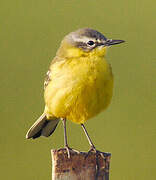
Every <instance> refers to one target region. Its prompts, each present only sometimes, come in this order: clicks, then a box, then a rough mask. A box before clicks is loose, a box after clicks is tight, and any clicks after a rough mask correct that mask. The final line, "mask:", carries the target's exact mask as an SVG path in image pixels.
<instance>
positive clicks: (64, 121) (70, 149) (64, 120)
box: [61, 118, 80, 158]
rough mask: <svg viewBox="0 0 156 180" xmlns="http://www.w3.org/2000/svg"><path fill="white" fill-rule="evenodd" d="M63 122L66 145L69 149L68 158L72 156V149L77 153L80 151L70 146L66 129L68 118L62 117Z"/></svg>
mask: <svg viewBox="0 0 156 180" xmlns="http://www.w3.org/2000/svg"><path fill="white" fill-rule="evenodd" d="M61 120H62V122H63V129H64V146H65V149H66V150H67V154H68V158H70V151H75V152H76V153H80V152H79V151H77V150H75V149H72V148H70V147H69V146H68V141H67V130H66V118H62V119H61Z"/></svg>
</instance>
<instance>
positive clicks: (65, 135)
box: [62, 118, 70, 158]
mask: <svg viewBox="0 0 156 180" xmlns="http://www.w3.org/2000/svg"><path fill="white" fill-rule="evenodd" d="M62 122H63V130H64V147H65V148H66V150H67V154H68V158H70V152H69V151H70V148H69V146H68V142H67V130H66V118H62Z"/></svg>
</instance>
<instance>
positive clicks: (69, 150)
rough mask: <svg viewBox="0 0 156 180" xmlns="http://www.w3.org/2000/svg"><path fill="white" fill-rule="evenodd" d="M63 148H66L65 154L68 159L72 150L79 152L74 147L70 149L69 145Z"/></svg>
mask: <svg viewBox="0 0 156 180" xmlns="http://www.w3.org/2000/svg"><path fill="white" fill-rule="evenodd" d="M65 149H66V151H67V155H68V159H70V158H71V152H72V151H73V152H76V153H78V154H79V153H80V152H79V151H77V150H75V149H72V148H70V147H69V146H65Z"/></svg>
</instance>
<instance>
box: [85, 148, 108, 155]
mask: <svg viewBox="0 0 156 180" xmlns="http://www.w3.org/2000/svg"><path fill="white" fill-rule="evenodd" d="M92 152H94V153H95V154H96V157H97V156H98V155H100V156H101V157H102V158H105V156H104V153H103V152H101V151H99V150H97V149H96V148H95V146H91V148H90V150H89V151H88V153H87V155H86V157H85V158H87V157H88V156H89V155H90V154H91V153H92Z"/></svg>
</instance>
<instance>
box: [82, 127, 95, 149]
mask: <svg viewBox="0 0 156 180" xmlns="http://www.w3.org/2000/svg"><path fill="white" fill-rule="evenodd" d="M81 126H82V129H83V130H84V132H85V135H86V137H87V139H88V142H89V144H90V146H91V149H95V146H94V144H93V142H92V140H91V139H90V137H89V134H88V132H87V130H86V128H85V126H84V124H81Z"/></svg>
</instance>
